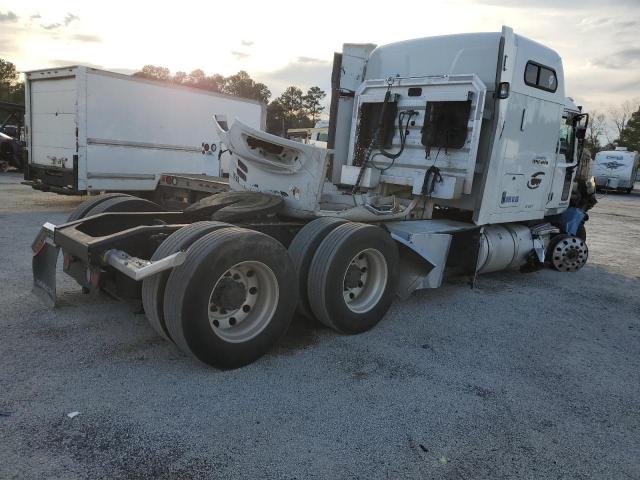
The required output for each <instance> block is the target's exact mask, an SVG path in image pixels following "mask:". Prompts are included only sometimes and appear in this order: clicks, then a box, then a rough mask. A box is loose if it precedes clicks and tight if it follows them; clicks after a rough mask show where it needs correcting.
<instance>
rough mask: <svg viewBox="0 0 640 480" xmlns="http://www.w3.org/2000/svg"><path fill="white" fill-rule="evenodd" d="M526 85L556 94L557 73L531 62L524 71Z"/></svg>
mask: <svg viewBox="0 0 640 480" xmlns="http://www.w3.org/2000/svg"><path fill="white" fill-rule="evenodd" d="M524 83H526V84H527V85H529V86H530V87H533V88H539V89H540V90H546V91H547V92H555V91H556V90H557V89H558V79H557V77H556V72H555V70H553V69H552V68H549V67H545V66H544V65H540V64H539V63H536V62H532V61H529V62H527V66H526V67H525V70H524Z"/></svg>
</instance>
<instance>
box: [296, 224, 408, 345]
mask: <svg viewBox="0 0 640 480" xmlns="http://www.w3.org/2000/svg"><path fill="white" fill-rule="evenodd" d="M397 274H398V247H397V245H396V244H395V242H394V240H393V239H392V238H391V237H390V236H389V234H388V233H387V232H385V231H384V230H383V229H382V228H380V227H376V226H373V225H366V224H361V223H346V224H344V225H340V226H338V227H337V228H335V229H334V230H333V231H332V232H331V233H329V234H328V235H327V237H326V238H325V239H324V240H323V241H322V243H320V246H319V248H318V250H317V251H316V253H315V255H314V257H313V260H312V261H311V266H310V268H309V278H308V283H307V293H308V295H309V304H310V306H311V310H312V311H313V313H314V315H315V316H316V318H317V319H318V320H320V321H321V322H322V323H324V324H325V325H327V326H328V327H331V328H333V329H334V330H336V331H338V332H341V333H350V334H353V333H361V332H365V331H367V330H369V329H371V328H373V327H374V326H375V325H376V324H377V323H378V322H379V321H380V320H381V319H382V317H383V316H384V315H385V313H386V312H387V310H388V309H389V307H390V306H391V302H392V301H393V295H394V290H395V283H396V278H397Z"/></svg>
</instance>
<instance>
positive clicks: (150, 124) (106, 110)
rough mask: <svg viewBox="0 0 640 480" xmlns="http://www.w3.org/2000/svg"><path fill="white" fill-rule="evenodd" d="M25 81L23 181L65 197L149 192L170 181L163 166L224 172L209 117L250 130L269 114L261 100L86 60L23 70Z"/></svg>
mask: <svg viewBox="0 0 640 480" xmlns="http://www.w3.org/2000/svg"><path fill="white" fill-rule="evenodd" d="M25 85H26V113H25V125H26V130H27V135H26V137H27V138H26V140H27V149H28V153H29V161H28V164H27V166H26V168H25V175H24V176H25V183H28V184H29V185H31V186H32V187H33V188H35V189H38V190H45V191H51V192H56V193H62V194H68V195H80V194H87V193H92V192H93V193H95V192H104V191H107V192H131V193H137V194H139V193H140V192H142V193H143V194H145V195H147V196H149V195H150V194H152V193H156V192H157V191H158V189H159V188H163V187H165V188H166V187H171V186H173V185H172V183H171V182H166V181H164V182H163V181H162V180H163V177H162V174H163V173H167V172H178V173H179V174H182V175H187V176H191V178H194V177H193V176H194V175H195V176H203V175H206V176H208V177H223V176H224V174H225V173H226V164H225V163H226V162H228V155H222V156H220V155H219V154H220V151H219V150H218V146H219V139H218V137H217V136H216V132H215V131H214V130H213V129H212V128H211V117H212V115H213V114H214V113H216V112H225V113H226V114H227V115H229V117H230V118H238V119H240V120H242V121H243V122H245V123H247V124H248V125H251V126H253V127H255V128H262V127H264V125H265V120H266V108H265V105H264V104H263V103H260V102H258V101H254V100H249V99H244V98H239V97H232V96H228V95H223V94H219V93H215V92H210V91H206V90H202V89H196V88H188V87H184V86H179V85H174V84H170V83H165V82H158V81H153V80H147V79H143V78H138V77H134V76H130V75H122V74H119V73H114V72H107V71H104V70H98V69H96V68H91V67H85V66H70V67H60V68H53V69H45V70H35V71H30V72H26V73H25ZM176 178H180V177H179V176H178V175H174V176H172V177H171V180H172V181H174V180H175V179H176ZM195 178H197V177H195ZM165 180H166V177H165ZM192 183H193V184H195V183H196V182H192ZM209 183H210V185H213V186H214V187H215V185H216V184H215V183H211V182H209ZM203 192H207V190H206V189H203ZM209 193H210V192H209Z"/></svg>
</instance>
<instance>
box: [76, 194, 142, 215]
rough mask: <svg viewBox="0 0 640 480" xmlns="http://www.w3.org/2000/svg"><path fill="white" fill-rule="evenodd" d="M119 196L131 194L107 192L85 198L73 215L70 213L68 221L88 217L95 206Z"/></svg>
mask: <svg viewBox="0 0 640 480" xmlns="http://www.w3.org/2000/svg"><path fill="white" fill-rule="evenodd" d="M119 197H131V195H127V194H126V193H105V194H104V195H98V196H97V197H93V198H90V199H89V200H85V201H84V202H82V203H81V204H80V205H78V206H77V207H76V208H75V210H74V211H73V212H71V215H69V218H67V222H73V221H75V220H80V219H81V218H84V217H86V216H87V215H88V214H89V211H90V210H91V209H92V208H93V207H95V206H97V205H99V204H100V203H102V202H105V201H107V200H110V199H112V198H119Z"/></svg>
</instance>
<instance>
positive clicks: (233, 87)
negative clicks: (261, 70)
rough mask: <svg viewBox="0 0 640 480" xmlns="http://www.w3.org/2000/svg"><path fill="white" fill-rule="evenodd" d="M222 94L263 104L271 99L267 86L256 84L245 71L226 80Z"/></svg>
mask: <svg viewBox="0 0 640 480" xmlns="http://www.w3.org/2000/svg"><path fill="white" fill-rule="evenodd" d="M222 93H226V94H227V95H235V96H236V97H243V98H250V99H253V100H259V101H261V102H263V103H267V102H268V101H269V98H270V97H271V92H270V91H269V89H268V88H267V86H266V85H265V84H264V83H257V82H255V81H254V80H253V79H252V78H251V77H250V76H249V74H248V73H247V72H245V71H244V70H240V71H239V72H238V73H236V74H235V75H231V76H229V77H227V78H225V79H224V86H223V88H222Z"/></svg>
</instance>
